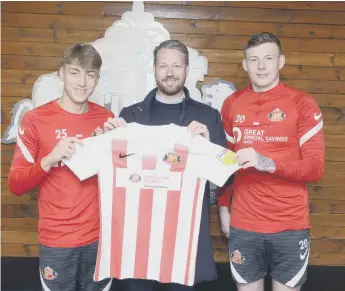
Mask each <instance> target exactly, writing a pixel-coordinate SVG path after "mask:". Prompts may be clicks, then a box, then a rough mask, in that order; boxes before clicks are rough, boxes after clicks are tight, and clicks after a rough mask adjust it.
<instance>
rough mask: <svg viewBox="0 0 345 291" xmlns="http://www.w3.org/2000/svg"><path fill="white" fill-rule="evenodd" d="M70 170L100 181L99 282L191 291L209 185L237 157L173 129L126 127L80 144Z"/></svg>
mask: <svg viewBox="0 0 345 291" xmlns="http://www.w3.org/2000/svg"><path fill="white" fill-rule="evenodd" d="M83 142H84V146H83V147H80V146H77V150H76V153H75V155H74V156H73V157H72V158H71V159H69V160H66V161H65V163H66V165H67V166H68V167H69V168H70V169H71V170H72V171H73V172H74V173H75V174H76V175H77V176H78V177H79V179H80V180H85V179H87V178H89V177H91V176H93V175H95V174H98V177H99V188H100V212H101V232H100V239H99V248H98V256H97V263H96V269H95V275H94V279H95V280H96V281H100V280H102V279H104V278H118V279H125V278H139V279H148V280H157V281H159V282H162V283H179V284H183V285H189V286H190V285H193V284H194V277H195V263H196V253H197V246H198V237H199V227H200V219H201V209H202V201H203V196H204V191H205V184H206V181H207V180H209V181H211V182H213V183H214V184H216V185H217V186H223V184H224V183H225V182H226V181H227V179H228V178H229V177H230V176H231V175H232V174H233V173H234V172H235V171H237V170H238V169H239V168H240V167H239V165H238V164H237V163H235V162H234V157H235V154H234V153H233V152H231V151H229V150H227V149H225V148H223V147H220V146H218V145H216V144H213V143H211V142H209V141H208V140H206V139H205V138H203V137H201V136H196V137H192V136H191V134H190V133H189V132H188V130H187V128H185V127H180V126H177V125H174V124H170V125H165V126H144V125H140V124H137V123H130V124H127V126H126V127H121V128H117V129H115V130H113V131H110V132H108V133H106V134H104V135H101V136H97V137H92V138H87V139H84V140H83Z"/></svg>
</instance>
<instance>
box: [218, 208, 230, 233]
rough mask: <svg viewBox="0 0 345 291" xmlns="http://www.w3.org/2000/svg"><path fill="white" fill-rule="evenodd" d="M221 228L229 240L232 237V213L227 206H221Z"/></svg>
mask: <svg viewBox="0 0 345 291" xmlns="http://www.w3.org/2000/svg"><path fill="white" fill-rule="evenodd" d="M219 218H220V228H221V230H222V232H223V233H224V234H225V236H226V237H227V238H229V235H230V213H229V209H228V207H227V206H219Z"/></svg>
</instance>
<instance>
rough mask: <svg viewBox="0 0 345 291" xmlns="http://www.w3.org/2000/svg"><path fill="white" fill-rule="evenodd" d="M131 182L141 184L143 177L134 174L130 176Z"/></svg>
mask: <svg viewBox="0 0 345 291" xmlns="http://www.w3.org/2000/svg"><path fill="white" fill-rule="evenodd" d="M129 181H131V182H132V183H139V182H140V181H141V176H140V175H139V174H138V173H133V174H132V175H130V176H129Z"/></svg>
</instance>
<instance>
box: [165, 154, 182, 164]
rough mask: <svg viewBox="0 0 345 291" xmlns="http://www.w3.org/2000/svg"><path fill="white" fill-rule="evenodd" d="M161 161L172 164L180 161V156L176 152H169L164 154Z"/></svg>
mask: <svg viewBox="0 0 345 291" xmlns="http://www.w3.org/2000/svg"><path fill="white" fill-rule="evenodd" d="M163 162H165V163H167V164H169V165H174V164H177V163H181V157H180V156H179V154H177V153H174V152H170V153H167V154H166V155H164V157H163Z"/></svg>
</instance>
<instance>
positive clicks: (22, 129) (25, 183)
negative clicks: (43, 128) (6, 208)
mask: <svg viewBox="0 0 345 291" xmlns="http://www.w3.org/2000/svg"><path fill="white" fill-rule="evenodd" d="M33 120H34V118H33V115H32V114H31V112H28V113H26V114H25V115H24V116H23V119H22V121H21V124H20V126H19V128H18V137H17V145H16V148H15V151H14V155H13V159H12V165H11V170H10V173H9V175H8V183H9V188H10V190H11V192H12V193H14V194H15V195H22V194H24V193H25V192H27V191H28V190H31V189H33V188H35V187H36V186H38V185H39V184H40V183H41V182H42V181H43V179H44V178H45V177H46V176H47V175H48V173H47V172H46V171H44V170H43V169H42V167H41V161H40V160H39V161H38V160H36V158H37V153H38V150H39V143H38V139H37V134H36V129H35V126H34V122H33Z"/></svg>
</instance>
